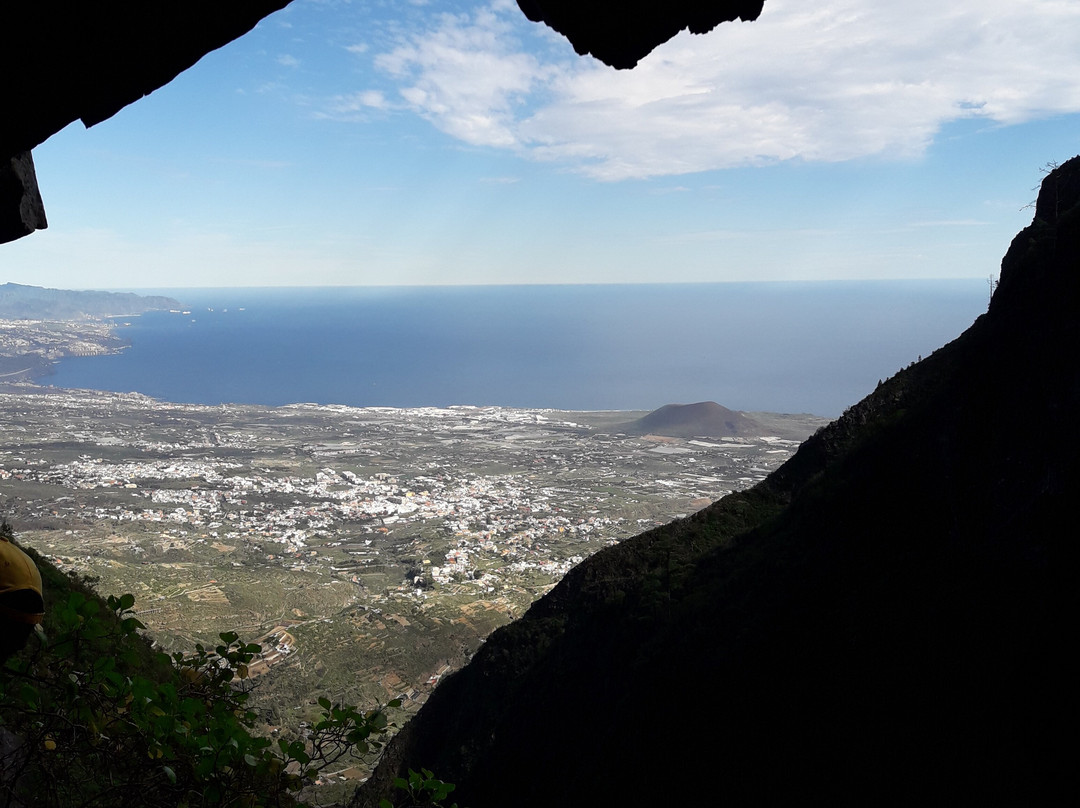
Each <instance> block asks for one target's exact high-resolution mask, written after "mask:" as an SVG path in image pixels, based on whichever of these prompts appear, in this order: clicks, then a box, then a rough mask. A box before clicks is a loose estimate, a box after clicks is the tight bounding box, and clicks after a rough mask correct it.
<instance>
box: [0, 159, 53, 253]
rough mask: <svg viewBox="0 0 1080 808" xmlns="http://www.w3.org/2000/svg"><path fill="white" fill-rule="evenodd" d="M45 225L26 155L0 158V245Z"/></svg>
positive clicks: (29, 162) (30, 165)
mask: <svg viewBox="0 0 1080 808" xmlns="http://www.w3.org/2000/svg"><path fill="white" fill-rule="evenodd" d="M47 226H48V224H47V223H46V221H45V206H44V205H43V204H42V202H41V192H40V191H38V184H37V174H36V173H35V172H34V158H33V157H31V155H30V152H28V151H24V152H19V153H18V154H16V155H15V156H14V157H11V158H9V159H7V160H3V159H0V244H2V243H3V242H5V241H14V240H15V239H17V238H22V237H23V236H27V235H30V234H31V233H33V232H34V231H35V230H42V229H44V228H45V227H47Z"/></svg>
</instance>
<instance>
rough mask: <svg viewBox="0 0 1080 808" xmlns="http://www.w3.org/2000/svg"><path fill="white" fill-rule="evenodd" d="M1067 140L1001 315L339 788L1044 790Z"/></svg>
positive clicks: (510, 636) (1060, 775)
mask: <svg viewBox="0 0 1080 808" xmlns="http://www.w3.org/2000/svg"><path fill="white" fill-rule="evenodd" d="M1078 328H1080V158H1074V159H1073V160H1070V161H1069V162H1067V163H1065V164H1064V165H1062V166H1060V167H1059V168H1057V169H1055V170H1054V171H1053V172H1052V173H1050V174H1049V175H1048V176H1047V177H1046V178H1045V180H1044V182H1043V184H1042V189H1041V192H1040V194H1039V199H1038V203H1037V206H1036V214H1035V218H1034V221H1033V222H1032V224H1031V225H1030V226H1029V227H1027V228H1026V229H1025V230H1023V231H1022V232H1021V233H1020V234H1019V235H1018V236H1017V237H1016V238H1015V239H1014V240H1013V243H1012V245H1011V247H1010V248H1009V250H1008V253H1007V254H1006V256H1005V258H1004V260H1003V262H1002V268H1001V278H1000V285H999V288H998V290H997V292H996V294H995V296H994V298H993V300H992V303H991V305H990V308H989V311H988V312H987V313H986V314H985V315H983V316H981V317H979V319H978V320H976V322H975V323H974V324H973V325H972V326H971V327H970V328H969V329H968V330H967V331H966V332H965V333H964V334H962V335H961V336H960V337H959V338H957V339H956V340H954V341H953V342H951V343H950V344H948V345H946V346H945V347H943V348H941V349H939V350H938V351H936V352H935V353H934V354H933V355H931V356H930V357H927V358H926V359H924V360H922V361H921V362H919V363H917V364H915V365H913V366H911V367H909V368H908V369H906V370H904V371H902V372H900V373H898V374H897V375H896V376H894V377H893V378H891V379H889V380H887V381H885V382H884V383H883V384H881V385H880V386H879V387H878V389H877V390H876V391H875V392H874V393H873V394H872V395H870V396H868V397H867V398H866V399H864V400H863V401H861V402H859V403H858V404H856V405H854V406H852V407H851V408H849V409H848V410H847V411H846V412H845V414H844V415H843V416H842V417H841V418H840V419H839V420H837V421H836V422H835V423H833V424H832V425H830V426H829V427H827V428H825V429H823V430H821V431H819V432H818V433H817V434H816V435H815V436H814V437H812V438H811V439H809V440H808V441H807V442H806V443H805V444H804V445H803V446H802V447H801V448H800V450H799V451H798V453H797V454H796V455H795V456H794V457H793V458H792V459H791V460H789V461H788V462H787V463H786V464H785V465H784V466H782V467H781V468H780V469H778V470H777V471H776V472H774V473H773V474H772V475H771V476H770V477H769V478H768V479H766V480H765V481H764V482H762V483H761V484H759V485H758V486H756V487H755V488H753V489H751V490H749V491H746V492H743V493H739V494H733V495H731V496H728V497H725V498H724V499H722V500H720V501H719V502H717V503H715V504H714V505H712V506H710V507H709V508H706V509H705V510H703V511H701V512H699V513H697V514H695V515H693V516H691V517H689V518H687V519H684V520H680V521H677V522H674V523H672V524H670V525H667V526H665V527H662V528H658V529H656V530H652V531H650V532H648V533H645V534H642V535H640V536H637V537H635V538H633V539H630V540H627V541H625V542H623V543H622V544H620V545H618V546H616V547H612V548H610V549H608V550H605V551H603V552H601V553H598V554H597V555H595V556H593V557H592V558H590V559H588V560H587V561H586V562H584V563H583V564H581V565H580V566H578V567H577V568H576V569H574V570H573V571H572V572H571V573H570V574H569V575H567V577H566V578H565V579H564V580H563V581H562V582H561V583H560V584H559V585H558V586H557V587H556V588H555V589H554V590H553V591H552V592H551V593H550V594H549V595H548V596H547V597H545V598H543V599H542V600H540V601H538V602H537V603H536V604H535V605H534V606H533V607H532V608H531V609H530V610H529V612H528V613H527V614H526V615H525V616H524V617H523V618H522V619H520V620H518V621H517V622H515V623H513V624H511V625H509V626H507V627H506V628H504V629H501V630H499V631H498V632H496V633H495V634H494V635H493V636H492V637H491V638H490V639H489V640H488V642H487V643H486V644H485V646H484V647H483V648H482V649H481V650H480V651H479V652H478V653H477V654H476V656H475V657H474V659H473V660H472V662H471V663H470V664H469V665H468V666H467V667H466V668H465V669H464V670H462V671H461V672H459V673H458V674H456V675H454V676H452V677H450V678H448V679H447V680H446V681H445V682H444V683H443V684H441V685H440V686H439V688H438V689H437V690H436V691H435V692H434V694H433V695H432V697H431V699H430V700H429V702H428V703H427V705H426V706H425V707H424V708H423V710H422V711H421V712H420V714H419V715H418V716H417V717H416V718H415V719H414V720H413V721H412V722H410V723H409V724H408V725H407V726H406V727H405V728H404V730H403V731H402V732H401V733H400V734H399V735H398V737H397V738H395V740H394V741H393V743H392V744H391V745H390V748H389V750H388V751H387V754H386V755H385V757H384V758H383V762H382V764H381V765H380V767H379V769H378V770H377V771H376V773H375V776H374V777H373V778H372V779H371V780H370V781H369V783H368V784H367V785H366V787H364V788H362V789H361V790H360V791H359V792H358V793H357V795H356V796H355V798H354V801H353V803H352V804H353V805H354V806H370V805H376V804H377V803H378V800H379V798H380V797H382V796H385V795H386V794H388V793H389V789H390V783H391V781H392V779H393V777H394V776H396V775H398V774H399V773H401V772H404V771H405V770H407V769H408V768H409V767H411V768H413V769H419V768H420V767H425V768H428V769H431V770H433V771H435V772H436V773H437V774H438V776H439V777H441V778H442V779H444V780H446V781H449V782H454V783H457V784H458V790H457V791H456V792H455V794H454V796H455V799H456V800H457V801H458V802H459V803H460V804H467V805H470V806H472V807H473V808H485V806H498V805H507V804H513V805H517V806H549V805H562V806H578V805H580V806H594V805H609V804H657V805H658V804H680V803H683V802H686V803H693V802H694V801H696V800H701V799H708V800H710V801H713V800H735V801H737V802H749V801H751V800H753V801H755V802H761V801H766V800H778V799H784V800H787V799H807V798H811V799H820V798H828V797H834V796H839V795H841V794H843V795H855V794H857V795H859V796H860V797H862V798H866V799H870V800H880V799H888V800H897V799H901V800H924V799H933V800H935V801H951V800H959V799H963V800H965V801H976V800H981V799H988V800H993V801H995V802H996V801H1001V800H1004V801H1006V802H1009V801H1020V800H1023V801H1025V802H1036V803H1037V802H1041V801H1042V800H1043V799H1044V798H1045V797H1048V796H1049V795H1050V794H1053V793H1056V789H1057V788H1058V787H1060V786H1061V785H1062V781H1063V780H1064V778H1065V777H1066V776H1067V772H1068V771H1069V767H1068V766H1067V764H1066V761H1065V751H1064V748H1063V747H1061V746H1060V745H1059V743H1058V742H1057V740H1056V739H1057V738H1058V737H1059V736H1060V735H1061V734H1062V733H1064V731H1065V729H1066V728H1065V726H1064V723H1065V721H1066V712H1065V711H1064V710H1063V705H1064V702H1065V698H1066V697H1065V693H1066V692H1067V691H1066V687H1067V684H1068V679H1067V673H1066V666H1065V663H1064V661H1063V657H1064V652H1065V649H1064V642H1063V640H1064V638H1065V637H1068V636H1071V634H1072V629H1073V628H1074V621H1073V620H1071V619H1069V618H1067V616H1066V615H1067V614H1068V612H1069V610H1068V609H1067V607H1066V604H1067V602H1068V600H1069V597H1068V593H1069V591H1070V589H1071V583H1070V580H1071V578H1072V577H1073V575H1072V572H1073V568H1072V564H1071V563H1070V558H1071V554H1070V553H1068V552H1067V550H1066V546H1067V541H1066V538H1067V537H1068V536H1069V535H1071V530H1070V528H1069V527H1068V526H1069V525H1071V524H1072V522H1073V507H1074V503H1075V502H1076V500H1077V495H1078V494H1080V467H1078V466H1080V461H1078V460H1077V457H1078V454H1077V447H1078V446H1080V426H1078V421H1077V419H1076V413H1077V412H1078V411H1080V373H1078V371H1077V368H1078V367H1080V362H1078V359H1080V356H1078V353H1080V351H1078V349H1080V333H1078Z"/></svg>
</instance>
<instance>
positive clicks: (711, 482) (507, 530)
mask: <svg viewBox="0 0 1080 808" xmlns="http://www.w3.org/2000/svg"><path fill="white" fill-rule="evenodd" d="M641 415H643V413H632V412H600V413H578V412H561V411H552V410H521V409H511V408H501V407H449V408H430V407H429V408H416V409H400V410H397V409H388V408H355V407H344V406H318V405H314V404H296V405H290V406H286V407H277V408H268V407H257V406H246V405H245V406H240V405H223V406H218V407H211V406H203V405H189V404H176V403H168V402H162V401H157V400H154V399H151V398H148V397H146V396H143V395H139V394H134V393H128V394H120V393H104V392H95V391H85V390H61V389H54V388H49V387H41V386H37V385H33V384H9V385H7V386H6V387H5V388H4V389H3V390H0V512H2V514H3V516H4V518H5V519H7V520H8V521H9V522H10V523H11V524H12V526H13V528H14V529H15V531H16V533H17V535H18V536H19V537H20V539H21V540H22V541H24V542H25V543H27V544H29V545H30V546H32V547H34V548H35V549H37V550H38V551H39V552H41V553H42V554H44V555H45V556H46V557H47V558H49V559H50V560H52V561H53V562H54V563H56V564H57V565H58V566H59V567H60V568H61V569H64V570H66V571H68V572H69V573H71V574H73V575H78V576H81V577H83V578H86V579H88V580H90V581H92V582H94V585H95V587H96V588H98V589H99V591H102V592H104V593H108V594H119V593H124V592H131V593H132V594H134V595H135V597H136V613H137V614H138V615H139V617H140V619H141V620H142V621H143V622H144V623H145V624H146V626H147V628H148V631H149V633H150V635H151V636H152V637H153V639H154V641H155V642H157V643H159V644H160V645H161V646H162V647H164V648H166V649H167V650H176V649H180V650H183V649H185V648H192V647H194V645H195V643H198V642H207V641H212V640H213V638H214V637H216V635H217V633H218V632H221V631H231V630H235V631H238V632H240V633H241V635H242V636H244V637H246V638H262V640H263V644H264V646H265V648H264V651H265V653H264V655H263V656H262V657H261V658H260V660H259V664H258V665H257V666H256V667H255V669H254V670H255V672H256V673H258V674H259V677H258V678H259V682H260V684H259V694H258V701H259V703H260V704H261V705H263V708H264V709H265V711H266V716H265V717H266V722H267V725H268V726H279V725H289V726H295V725H296V722H298V721H303V720H307V719H308V715H307V711H308V708H309V707H310V704H311V703H312V699H313V698H314V697H313V696H312V694H326V695H327V696H328V697H332V698H335V699H343V700H349V701H352V702H354V703H372V702H386V701H388V700H390V699H393V698H400V699H402V700H403V701H404V705H405V710H406V712H411V711H412V710H415V709H417V708H418V707H419V705H420V704H421V703H422V702H423V701H424V700H425V699H426V697H427V694H428V693H429V692H430V690H431V688H432V687H433V686H434V685H435V683H436V682H437V681H438V680H439V678H440V677H441V676H442V675H444V674H445V673H446V672H448V671H451V670H454V669H456V668H457V667H460V666H461V665H462V664H464V663H465V662H466V661H467V660H468V658H469V657H470V656H471V655H472V654H473V653H475V651H476V650H477V649H478V648H479V646H480V645H481V644H482V643H483V641H484V639H485V638H486V637H487V636H488V635H489V634H490V633H491V632H492V631H494V630H495V629H497V628H498V627H499V626H500V625H503V624H504V623H506V622H508V621H509V620H511V619H513V617H515V616H517V615H520V614H522V613H524V611H525V610H526V609H528V607H529V605H530V604H531V603H532V602H533V601H534V600H536V599H537V598H538V597H540V596H541V595H543V594H544V593H545V592H547V591H548V590H549V589H551V588H552V587H553V586H554V585H556V584H557V583H558V581H559V580H560V579H561V578H562V577H563V576H564V575H565V574H566V572H567V571H568V570H570V569H571V568H572V567H573V566H574V565H575V564H577V563H579V562H580V561H581V560H582V559H584V558H585V557H587V556H589V555H591V554H592V553H595V552H597V551H599V550H602V549H603V548H604V547H606V546H609V545H612V544H615V543H617V542H619V541H621V540H623V539H625V538H627V537H629V536H632V535H635V534H637V533H640V532H642V531H644V530H647V529H649V528H650V527H653V526H656V525H659V524H663V523H666V522H668V521H670V520H672V519H676V518H680V517H682V516H686V515H688V514H689V513H692V512H693V511H695V510H698V509H700V508H702V507H705V506H707V505H708V504H709V503H711V502H713V501H715V500H716V499H719V498H720V497H722V496H723V495H725V494H727V493H728V492H730V491H734V490H737V489H741V488H745V487H747V486H749V485H752V484H754V483H755V482H758V481H760V480H762V479H764V477H765V476H766V475H767V474H768V473H769V472H770V471H771V470H772V469H774V468H776V467H777V466H778V465H779V464H780V463H782V462H783V461H784V460H786V459H787V458H788V457H790V456H791V454H792V453H793V452H794V451H795V449H796V448H797V446H798V443H799V435H800V434H802V436H803V437H805V435H806V434H809V433H810V432H811V431H813V429H814V428H816V427H817V426H820V424H821V423H823V422H824V419H814V418H813V417H811V416H775V417H774V420H773V421H772V422H771V424H772V425H773V426H775V429H773V430H772V431H773V433H774V434H769V435H755V436H743V437H735V438H733V437H726V438H712V437H709V436H695V437H692V438H676V437H667V436H663V435H653V434H644V435H640V434H630V433H628V432H623V431H620V430H621V428H622V427H623V426H624V425H625V424H627V423H629V422H631V421H633V419H635V418H637V417H640V416H641ZM287 704H292V705H294V706H293V707H291V708H288V709H286V708H285V707H284V706H283V705H287Z"/></svg>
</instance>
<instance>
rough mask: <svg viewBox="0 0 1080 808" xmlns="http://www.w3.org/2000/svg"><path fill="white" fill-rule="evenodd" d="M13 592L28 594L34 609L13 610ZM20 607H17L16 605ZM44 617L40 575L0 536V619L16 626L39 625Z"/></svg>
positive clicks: (23, 556) (25, 556) (11, 544)
mask: <svg viewBox="0 0 1080 808" xmlns="http://www.w3.org/2000/svg"><path fill="white" fill-rule="evenodd" d="M16 592H32V593H34V594H36V595H37V598H31V601H32V602H34V603H35V606H34V607H32V608H31V609H26V608H16V607H15V606H14V605H9V604H11V602H12V600H15V599H14V598H11V597H9V596H10V595H12V594H14V593H16ZM20 605H21V604H20ZM44 616H45V602H44V600H42V594H41V573H40V572H38V568H37V566H36V565H35V564H34V562H33V561H32V560H31V558H30V556H28V555H27V554H26V553H24V552H23V551H22V550H20V549H19V548H18V547H16V546H15V545H14V544H13V543H12V542H11V541H9V540H8V539H7V538H6V537H4V536H0V618H4V619H7V620H11V621H14V622H17V623H29V624H30V625H33V624H35V623H40V622H41V619H42V618H43V617H44Z"/></svg>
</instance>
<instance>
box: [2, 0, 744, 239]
mask: <svg viewBox="0 0 1080 808" xmlns="http://www.w3.org/2000/svg"><path fill="white" fill-rule="evenodd" d="M289 2H290V0H229V1H228V2H219V0H161V1H160V2H148V1H147V0H95V2H83V3H78V2H69V0H13V2H10V3H6V4H4V6H3V8H2V9H0V30H3V31H4V32H5V34H6V35H5V37H4V44H3V47H0V76H4V99H3V101H2V102H0V243H2V242H5V241H11V240H13V239H16V238H20V237H21V236H24V235H27V234H28V233H31V232H33V231H34V230H36V229H41V228H43V227H45V211H44V208H43V207H42V205H41V198H40V196H39V195H38V194H37V181H36V179H35V177H34V166H33V162H32V161H31V160H30V159H29V155H26V156H25V157H24V156H21V155H24V153H26V152H29V151H30V150H31V149H33V148H34V147H36V146H37V145H38V144H40V143H42V142H43V141H45V140H46V139H47V138H48V137H50V136H51V135H53V134H55V133H56V132H59V131H60V130H61V129H63V128H64V127H65V126H67V125H68V124H69V123H71V122H72V121H75V120H82V122H83V123H84V124H85V125H86V126H93V125H94V124H96V123H100V122H101V121H103V120H105V119H107V118H109V117H111V116H113V115H115V114H116V113H117V112H118V111H119V110H120V109H122V108H123V107H125V106H127V105H128V104H130V103H132V102H134V101H137V100H139V99H140V98H142V97H143V96H144V95H148V94H149V93H151V92H153V91H154V90H156V89H157V88H158V87H161V86H163V85H165V84H167V83H168V82H170V81H171V80H172V79H173V78H175V77H176V76H177V75H178V74H179V73H181V72H182V71H184V70H186V69H187V68H189V67H191V66H192V65H193V64H195V62H197V61H198V60H199V59H200V58H202V57H203V56H204V55H205V54H207V53H209V52H210V51H212V50H215V49H216V48H220V47H221V46H222V45H225V44H227V43H228V42H230V41H232V40H233V39H236V38H237V37H238V36H240V35H242V34H244V33H246V32H247V31H249V30H251V29H252V28H253V27H254V26H255V24H256V23H257V22H258V21H259V20H260V19H262V18H263V17H265V16H266V15H268V14H270V13H272V12H274V11H277V10H278V9H281V8H284V7H285V6H287V5H288V4H289ZM762 2H763V0H711V1H710V0H673V2H668V3H655V2H641V1H640V0H639V1H638V2H615V0H577V2H568V0H521V2H520V3H519V5H521V7H522V9H523V10H524V11H525V13H526V15H527V16H529V18H530V19H532V20H534V21H539V20H544V21H545V22H547V24H548V25H551V26H552V27H553V28H555V30H557V31H562V32H564V33H565V35H566V36H567V37H568V38H569V39H570V40H571V42H573V44H574V47H575V48H576V49H577V50H578V52H579V53H586V52H591V53H595V54H596V55H597V57H598V58H601V59H603V60H604V61H606V62H608V64H612V65H615V66H617V67H632V66H633V65H634V64H635V63H636V62H637V60H638V59H640V58H641V57H642V56H644V55H645V54H646V53H648V52H649V51H650V50H652V49H653V48H654V47H656V46H657V45H659V44H660V43H662V42H665V41H667V40H668V39H670V38H671V37H673V36H674V35H675V34H676V33H678V32H679V31H680V30H682V29H684V28H687V27H689V29H690V30H692V31H695V32H703V31H707V30H710V29H711V28H713V27H715V26H716V25H717V24H718V23H720V22H722V21H723V20H732V19H736V18H737V17H739V16H741V17H742V18H743V19H754V18H756V17H757V15H758V13H760V11H761V5H762ZM14 158H18V159H19V161H20V162H19V163H18V164H17V165H16V164H12V163H11V161H12V160H13V159H14ZM28 200H29V201H28ZM27 205H30V207H29V208H28V207H27Z"/></svg>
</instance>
